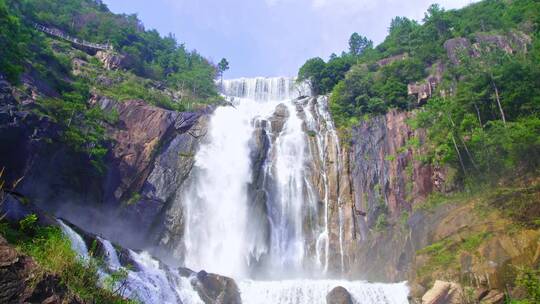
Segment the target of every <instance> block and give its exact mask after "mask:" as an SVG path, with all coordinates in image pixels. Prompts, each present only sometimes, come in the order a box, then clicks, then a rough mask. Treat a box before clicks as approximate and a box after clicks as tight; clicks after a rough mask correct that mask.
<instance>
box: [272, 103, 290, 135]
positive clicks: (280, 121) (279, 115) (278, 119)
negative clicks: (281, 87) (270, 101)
mask: <svg viewBox="0 0 540 304" xmlns="http://www.w3.org/2000/svg"><path fill="white" fill-rule="evenodd" d="M289 115H290V113H289V109H288V108H287V106H286V105H285V104H282V103H280V104H279V105H278V106H277V107H276V110H275V111H274V114H272V117H271V118H270V127H271V128H270V129H271V130H272V134H274V138H275V137H276V136H277V135H278V134H279V133H281V131H282V130H283V126H284V125H285V122H287V118H289Z"/></svg>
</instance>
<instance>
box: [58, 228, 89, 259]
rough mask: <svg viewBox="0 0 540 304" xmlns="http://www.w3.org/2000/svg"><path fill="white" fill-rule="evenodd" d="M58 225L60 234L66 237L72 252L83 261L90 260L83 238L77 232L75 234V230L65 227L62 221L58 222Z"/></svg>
mask: <svg viewBox="0 0 540 304" xmlns="http://www.w3.org/2000/svg"><path fill="white" fill-rule="evenodd" d="M58 223H59V224H60V228H61V229H62V232H63V233H64V234H65V235H66V236H67V237H68V239H69V241H70V242H71V247H72V248H73V250H74V251H75V252H76V253H77V255H78V256H79V257H80V258H81V259H82V260H83V261H88V260H89V259H90V255H89V254H88V247H87V246H86V243H85V242H84V240H83V238H82V237H81V236H80V235H79V234H78V233H77V232H75V230H73V229H72V228H71V227H69V226H68V225H66V224H65V223H64V222H63V221H61V220H58Z"/></svg>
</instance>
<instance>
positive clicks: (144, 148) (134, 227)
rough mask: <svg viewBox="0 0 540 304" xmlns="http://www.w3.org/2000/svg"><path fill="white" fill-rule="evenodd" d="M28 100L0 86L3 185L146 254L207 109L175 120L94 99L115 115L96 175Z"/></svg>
mask: <svg viewBox="0 0 540 304" xmlns="http://www.w3.org/2000/svg"><path fill="white" fill-rule="evenodd" d="M33 98H34V97H33V96H32V95H27V94H23V95H21V92H20V91H18V90H17V89H16V88H14V87H12V86H11V85H10V84H9V83H7V82H5V81H1V82H0V99H1V103H0V139H1V140H2V142H1V143H0V154H1V156H2V157H1V160H2V161H1V166H2V167H5V172H6V175H4V178H5V179H6V182H7V184H12V183H15V182H17V181H18V184H17V188H16V191H18V192H20V193H21V194H23V195H24V196H25V197H27V198H28V199H30V201H32V202H34V203H35V204H37V205H39V206H40V207H42V208H44V209H46V210H48V211H50V212H53V213H55V214H56V215H58V216H62V217H64V218H67V219H71V220H72V221H74V222H76V223H77V224H79V225H81V226H83V227H87V228H88V229H91V230H93V231H95V232H99V233H103V234H104V235H107V236H109V237H111V238H113V239H115V240H122V241H126V242H127V244H126V245H128V244H129V245H130V246H134V247H143V246H146V245H147V244H148V239H147V238H146V237H147V233H149V232H150V230H151V227H152V225H153V223H154V222H156V223H161V222H162V221H161V217H160V216H161V215H160V213H161V212H163V210H162V209H163V208H164V207H165V206H166V204H167V203H171V202H170V200H171V199H172V197H173V195H174V193H175V192H176V189H177V188H178V187H179V186H180V185H181V184H182V181H183V180H184V179H186V178H187V175H188V173H189V171H190V167H191V165H192V162H193V155H194V153H195V151H196V147H197V145H198V142H199V138H200V134H203V133H204V132H205V124H204V121H205V117H207V114H209V113H210V112H211V109H203V110H199V111H196V112H176V111H169V110H165V109H162V108H158V107H155V106H151V105H148V104H147V103H145V102H144V101H142V100H130V101H125V102H118V101H115V100H112V99H110V98H107V97H104V96H93V97H92V98H91V99H90V100H89V101H88V102H89V104H91V105H92V106H95V107H101V108H102V109H103V110H104V111H105V112H108V113H113V112H114V113H117V114H118V119H117V121H116V122H115V123H113V124H107V125H105V126H106V133H107V134H106V135H107V138H109V151H110V152H109V153H108V155H107V156H106V158H105V162H104V165H105V170H104V171H103V172H101V173H100V172H98V171H97V170H96V168H95V167H93V165H92V164H91V162H90V160H89V158H88V156H86V155H83V154H81V153H77V152H75V151H73V149H70V148H69V147H68V146H67V145H66V144H65V143H63V141H62V138H61V135H60V134H61V133H60V131H61V130H60V127H58V125H57V124H56V123H55V122H53V121H51V120H49V119H48V118H47V117H43V116H40V115H38V114H37V113H36V111H35V109H39V105H38V104H37V103H36V102H35V100H34V99H33ZM36 98H37V97H36ZM21 177H22V179H20V178H21ZM19 179H20V181H19ZM158 219H159V220H158ZM131 231H139V233H130V232H131ZM141 232H142V233H141ZM125 235H130V236H133V237H130V238H125V237H124V236H125Z"/></svg>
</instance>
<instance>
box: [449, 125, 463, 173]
mask: <svg viewBox="0 0 540 304" xmlns="http://www.w3.org/2000/svg"><path fill="white" fill-rule="evenodd" d="M452 142H453V143H454V148H455V149H456V153H457V155H458V158H459V163H460V164H461V169H463V173H464V174H466V173H467V171H466V170H465V164H464V163H463V159H462V158H461V153H459V148H458V145H457V143H456V138H455V137H454V134H452Z"/></svg>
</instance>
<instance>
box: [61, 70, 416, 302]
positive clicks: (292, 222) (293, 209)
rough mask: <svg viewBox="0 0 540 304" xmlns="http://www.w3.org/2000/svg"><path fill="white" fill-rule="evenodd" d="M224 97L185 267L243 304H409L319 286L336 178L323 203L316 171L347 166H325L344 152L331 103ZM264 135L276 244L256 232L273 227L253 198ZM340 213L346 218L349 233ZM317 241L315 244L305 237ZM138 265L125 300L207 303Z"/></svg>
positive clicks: (375, 289) (78, 246)
mask: <svg viewBox="0 0 540 304" xmlns="http://www.w3.org/2000/svg"><path fill="white" fill-rule="evenodd" d="M223 88H224V92H225V94H227V95H228V96H229V97H230V98H229V99H230V100H232V102H233V104H234V107H233V106H226V107H219V108H217V109H216V110H215V113H214V114H213V115H212V117H211V120H210V124H209V128H208V133H207V135H206V137H205V140H204V142H203V143H202V144H201V146H200V149H199V151H198V152H197V153H196V155H195V166H194V169H193V171H192V177H191V178H190V180H189V183H190V184H189V187H188V190H187V191H186V192H185V193H184V195H183V198H182V204H183V208H184V209H183V211H184V217H185V223H186V224H185V227H184V228H185V230H184V239H183V241H184V244H183V245H184V248H185V256H184V257H183V258H184V259H183V260H184V264H185V265H186V266H187V267H189V268H192V269H197V270H202V269H204V270H206V271H208V272H213V273H218V274H221V275H228V276H231V277H233V278H235V279H236V282H237V283H238V286H239V289H240V292H241V298H242V302H243V303H244V304H259V303H260V304H308V303H310V304H319V303H321V304H322V303H326V295H327V294H328V292H329V291H330V290H331V289H333V288H334V287H337V286H342V287H345V288H346V289H347V290H348V291H349V292H350V293H351V295H352V297H353V298H354V300H355V302H356V303H366V304H379V303H382V304H384V303H387V304H405V303H408V301H407V295H408V288H407V286H406V284H405V283H400V284H378V283H367V282H361V281H344V280H340V281H332V280H325V279H322V280H316V279H313V278H315V277H317V278H318V277H321V276H322V277H324V274H325V273H326V272H327V271H328V268H329V256H330V254H331V253H330V252H329V250H330V249H329V248H330V247H329V241H330V240H329V218H328V217H329V210H328V206H329V203H330V200H329V178H330V176H329V175H328V174H327V172H325V170H322V172H319V174H321V175H322V176H321V180H322V182H323V185H322V190H321V191H322V192H323V193H321V194H319V193H318V192H319V190H316V189H317V188H316V187H315V185H312V184H311V181H310V179H309V178H308V174H309V173H310V172H309V169H308V167H309V166H307V164H310V163H311V162H313V161H315V160H316V161H318V162H319V163H320V164H321V167H322V168H329V167H331V166H334V167H333V168H334V169H335V170H336V171H337V172H339V170H340V166H341V164H340V163H339V157H338V161H335V162H331V163H328V164H327V160H326V158H327V157H326V155H325V153H327V152H326V151H328V149H336V151H339V141H338V139H337V133H336V131H335V129H334V127H333V123H332V120H331V117H330V115H329V113H328V110H327V104H326V102H327V100H326V99H325V98H319V99H318V100H317V101H314V100H309V101H308V99H304V100H302V101H301V102H298V101H296V102H295V101H294V100H293V99H294V98H296V97H298V96H304V95H308V94H307V93H306V92H307V91H306V90H305V87H301V88H299V89H298V90H297V89H296V88H295V87H294V81H293V80H290V79H286V78H272V79H263V78H257V79H240V80H231V81H225V82H224V83H223ZM280 104H283V105H285V107H286V109H287V110H288V113H289V117H288V118H287V120H286V122H285V124H284V126H283V130H282V131H281V132H280V134H272V128H271V127H270V125H271V124H270V123H269V119H270V118H271V117H272V115H273V114H274V112H275V110H276V107H277V106H278V105H280ZM299 113H303V114H302V115H300V114H299ZM264 121H266V124H264V123H263V122H264ZM257 125H263V126H265V127H264V128H265V130H266V132H267V136H268V140H269V141H270V142H271V147H270V149H269V152H268V157H267V160H266V163H265V164H264V173H265V180H264V187H265V189H266V191H267V192H268V194H269V197H268V201H267V206H266V207H267V213H268V219H267V220H268V221H269V222H270V238H269V240H265V238H264V237H263V236H262V235H260V233H261V232H260V231H258V229H254V227H257V226H254V223H255V222H257V221H262V220H265V219H260V218H250V216H249V208H250V207H249V206H250V205H249V204H250V203H251V202H250V201H249V200H248V188H249V184H250V183H251V182H252V180H251V179H252V173H253V172H252V169H253V168H252V167H251V160H250V153H251V152H252V149H253V147H252V146H250V144H251V143H252V140H253V136H254V131H255V130H256V126H257ZM306 132H310V133H314V134H315V135H314V137H315V139H316V148H315V149H316V151H312V150H311V149H312V147H311V146H310V145H309V144H308V140H307V134H306ZM311 136H312V135H311ZM319 201H322V202H323V203H324V206H323V207H322V209H323V210H319V208H321V207H319V206H318V202H319ZM339 205H340V202H339V198H338V206H339ZM341 211H342V210H341V208H340V209H339V220H340V223H341V222H342V220H343V219H342V217H343V214H342V212H341ZM313 214H316V215H322V217H323V219H324V220H323V221H322V223H315V224H311V226H309V227H310V228H309V229H312V230H313V231H304V229H306V228H305V227H306V225H305V220H306V217H309V216H313ZM64 226H65V225H63V224H62V227H63V229H64V232H65V233H66V235H68V236H69V238H70V239H71V240H72V244H73V247H74V249H75V250H77V252H78V253H79V254H80V255H81V257H83V258H85V257H86V259H88V251H87V249H86V246H85V245H84V241H82V238H81V237H80V236H78V235H77V234H76V233H75V232H74V231H73V230H71V228H69V227H68V226H65V228H64ZM309 233H311V235H312V237H311V238H312V239H311V240H309V239H308V238H307V237H306V235H308V234H309ZM343 233H344V232H343V229H342V227H341V225H340V227H339V246H338V247H339V249H338V250H339V251H340V252H338V253H337V254H340V257H341V268H342V269H341V270H343V267H344V252H343V251H344V237H343ZM100 241H101V242H102V244H103V247H104V249H105V251H106V257H107V263H108V268H109V271H111V270H112V271H114V270H117V269H119V268H120V267H121V266H120V261H119V258H118V255H117V252H116V250H115V248H114V246H112V244H111V243H110V242H108V241H106V240H100ZM267 242H268V243H267ZM309 242H314V244H309ZM310 245H314V246H313V247H314V248H315V252H311V253H310V252H309V251H308V250H307V249H308V248H309V247H310ZM333 254H334V255H335V254H336V253H333ZM310 255H314V256H310ZM130 257H131V259H132V260H133V262H134V263H135V264H136V265H135V266H136V269H135V270H129V271H128V277H127V284H126V290H125V295H126V296H128V297H130V298H132V299H137V300H140V301H141V302H142V303H149V304H157V303H183V304H190V303H195V304H199V303H202V301H201V299H200V298H199V296H198V295H197V293H196V291H194V289H193V288H192V286H191V283H190V280H191V279H193V278H183V277H180V276H179V275H178V273H177V271H174V270H171V269H169V268H168V267H167V266H166V265H162V264H160V263H159V262H158V261H157V260H155V259H153V258H152V257H151V256H150V255H149V254H148V253H144V252H143V253H136V252H133V251H130ZM253 261H255V262H253ZM259 261H260V262H261V264H260V265H258V263H259ZM312 262H314V263H312ZM254 269H257V270H259V271H263V272H266V273H267V277H270V278H272V279H273V281H257V280H253V270H254ZM314 274H318V275H314Z"/></svg>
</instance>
